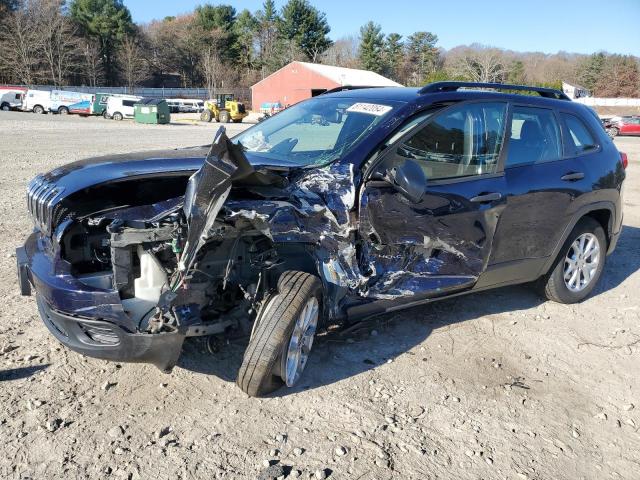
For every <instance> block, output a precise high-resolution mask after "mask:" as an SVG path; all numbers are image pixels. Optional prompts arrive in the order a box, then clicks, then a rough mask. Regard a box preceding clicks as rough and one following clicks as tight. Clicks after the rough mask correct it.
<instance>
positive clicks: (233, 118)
mask: <svg viewBox="0 0 640 480" xmlns="http://www.w3.org/2000/svg"><path fill="white" fill-rule="evenodd" d="M247 115H249V114H248V113H247V110H246V109H245V107H244V103H241V102H238V101H237V100H236V99H235V97H234V95H233V94H232V93H220V94H217V95H216V97H215V98H212V99H210V100H207V101H206V102H204V110H203V111H202V113H201V114H200V120H202V121H203V122H210V121H211V120H215V121H216V122H220V123H230V122H234V123H240V122H242V119H243V118H244V117H246V116H247Z"/></svg>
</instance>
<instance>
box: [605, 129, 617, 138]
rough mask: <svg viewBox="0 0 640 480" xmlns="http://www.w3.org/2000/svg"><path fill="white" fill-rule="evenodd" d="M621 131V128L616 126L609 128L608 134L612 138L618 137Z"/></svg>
mask: <svg viewBox="0 0 640 480" xmlns="http://www.w3.org/2000/svg"><path fill="white" fill-rule="evenodd" d="M619 133H620V130H618V129H617V128H616V127H611V128H607V135H609V137H611V138H616V137H617V136H618V134H619Z"/></svg>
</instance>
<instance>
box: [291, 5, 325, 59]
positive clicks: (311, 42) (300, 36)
mask: <svg viewBox="0 0 640 480" xmlns="http://www.w3.org/2000/svg"><path fill="white" fill-rule="evenodd" d="M330 31H331V28H330V27H329V24H328V23H327V17H326V15H325V14H324V13H323V12H320V11H318V10H317V9H316V8H315V7H313V6H312V5H311V4H310V3H309V2H308V1H307V0H289V2H287V4H286V5H285V6H284V7H282V13H281V20H280V22H279V32H280V35H281V36H282V38H283V39H285V40H287V41H289V42H290V43H292V44H293V45H294V46H295V47H297V48H299V49H300V51H301V52H302V54H303V55H304V56H305V58H306V59H307V60H309V61H311V62H317V61H318V60H319V58H320V54H321V53H323V52H324V51H325V50H326V49H327V48H329V47H330V46H331V44H332V43H333V42H332V41H331V39H330V38H329V37H328V36H327V35H328V34H329V32H330Z"/></svg>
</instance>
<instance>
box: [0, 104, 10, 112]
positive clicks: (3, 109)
mask: <svg viewBox="0 0 640 480" xmlns="http://www.w3.org/2000/svg"><path fill="white" fill-rule="evenodd" d="M0 110H2V111H3V112H8V111H9V110H11V107H10V106H9V104H8V103H3V104H2V106H0Z"/></svg>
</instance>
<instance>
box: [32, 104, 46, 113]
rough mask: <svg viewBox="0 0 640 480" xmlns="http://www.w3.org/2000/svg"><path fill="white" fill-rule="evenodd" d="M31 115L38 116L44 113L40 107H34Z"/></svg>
mask: <svg viewBox="0 0 640 480" xmlns="http://www.w3.org/2000/svg"><path fill="white" fill-rule="evenodd" d="M33 113H37V114H38V115H40V114H42V113H44V108H43V107H41V106H40V105H36V106H35V107H33Z"/></svg>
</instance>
